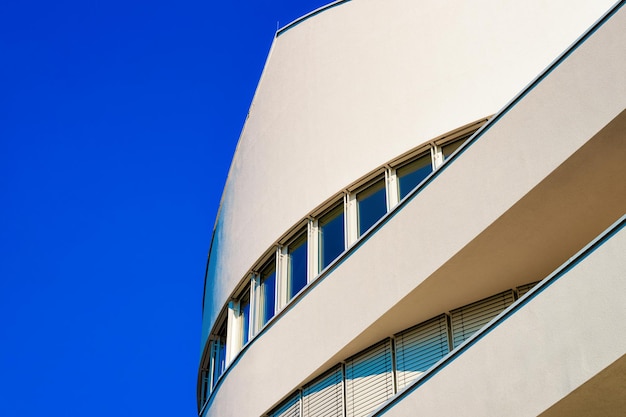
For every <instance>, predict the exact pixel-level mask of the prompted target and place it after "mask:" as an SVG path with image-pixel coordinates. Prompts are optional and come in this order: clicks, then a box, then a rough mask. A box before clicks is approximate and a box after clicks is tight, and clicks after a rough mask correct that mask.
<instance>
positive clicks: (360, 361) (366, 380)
mask: <svg viewBox="0 0 626 417" xmlns="http://www.w3.org/2000/svg"><path fill="white" fill-rule="evenodd" d="M391 350H392V346H391V340H390V339H387V340H384V341H383V342H381V343H378V344H377V345H375V346H372V347H370V348H368V349H366V350H365V351H364V352H362V353H359V354H358V355H356V356H353V357H352V358H349V359H347V360H346V385H345V386H346V416H347V417H357V416H366V415H369V414H370V413H371V412H372V411H374V410H375V409H376V408H377V407H378V406H379V405H381V404H382V403H384V402H385V401H387V400H388V399H389V398H391V397H392V396H393V395H394V394H395V390H394V384H393V356H392V355H393V354H392V351H391Z"/></svg>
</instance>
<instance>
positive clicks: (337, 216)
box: [318, 202, 345, 272]
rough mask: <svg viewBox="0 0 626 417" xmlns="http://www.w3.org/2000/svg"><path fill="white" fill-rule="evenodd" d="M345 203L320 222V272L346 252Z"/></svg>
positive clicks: (332, 210)
mask: <svg viewBox="0 0 626 417" xmlns="http://www.w3.org/2000/svg"><path fill="white" fill-rule="evenodd" d="M343 218H344V214H343V202H342V203H340V204H338V205H336V206H335V207H334V208H332V209H331V210H330V211H329V212H328V213H326V214H324V215H323V216H322V217H320V218H319V220H318V228H319V270H318V272H319V271H321V270H322V269H324V268H326V267H327V266H328V265H329V264H330V263H331V262H332V261H334V260H335V259H337V257H338V256H339V255H341V253H342V252H343V251H344V250H345V237H344V236H345V225H344V220H343Z"/></svg>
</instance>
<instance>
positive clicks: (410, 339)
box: [264, 282, 537, 417]
mask: <svg viewBox="0 0 626 417" xmlns="http://www.w3.org/2000/svg"><path fill="white" fill-rule="evenodd" d="M536 284H537V282H533V283H530V284H526V285H523V286H521V287H517V288H515V289H512V290H507V291H504V292H502V293H499V294H496V295H493V296H491V297H487V298H484V299H482V300H480V301H476V302H474V303H471V304H468V305H466V306H463V307H460V308H457V309H454V310H451V311H449V312H446V313H443V314H440V315H439V316H437V317H433V318H432V319H430V320H427V321H425V322H422V323H420V324H418V325H416V326H413V327H411V328H409V329H406V330H403V331H401V332H399V333H396V334H395V335H393V336H391V337H388V338H387V339H384V340H382V341H380V342H378V343H376V344H375V345H373V346H370V347H368V348H367V349H365V350H363V351H361V352H359V353H357V354H356V355H354V356H352V357H350V358H347V359H346V360H345V361H343V362H341V363H339V364H337V365H335V366H333V367H332V368H331V369H330V370H328V371H326V372H325V373H324V374H322V375H321V376H319V377H317V378H316V379H314V380H313V381H311V382H309V383H308V384H306V385H304V386H302V387H300V388H298V389H296V390H295V391H294V392H292V393H291V394H290V395H289V396H288V397H287V399H286V400H285V401H283V402H282V403H281V404H280V405H279V406H278V407H276V408H274V409H273V410H271V411H270V412H268V413H266V414H265V415H264V417H319V416H325V417H335V416H336V417H344V416H346V417H361V416H367V415H369V414H370V413H371V412H373V411H374V410H376V409H377V408H378V407H379V406H380V405H382V404H383V403H384V402H386V401H387V400H389V399H390V398H391V397H393V396H394V395H395V394H396V393H397V392H399V391H400V390H402V389H404V388H405V387H407V386H408V385H410V384H411V383H412V382H413V381H415V380H416V379H417V378H418V377H419V376H420V375H421V374H423V373H424V372H426V371H427V370H428V369H430V368H431V367H432V366H433V365H435V364H436V363H437V362H439V361H440V360H441V359H443V357H444V356H446V355H447V354H448V353H450V352H451V351H452V350H453V349H455V348H456V347H457V346H459V345H460V344H461V343H463V342H464V341H465V340H467V339H469V338H470V337H471V336H472V335H473V334H474V333H476V332H477V331H478V330H480V329H481V328H482V327H484V326H486V325H487V324H488V323H489V322H490V321H491V320H492V319H493V318H494V317H496V316H497V315H498V314H500V313H501V312H502V311H504V310H505V309H506V308H507V307H508V306H510V305H511V304H513V302H514V301H515V300H516V299H518V298H519V297H521V296H523V295H524V294H526V293H527V292H528V291H529V290H530V289H531V288H532V287H533V286H535V285H536Z"/></svg>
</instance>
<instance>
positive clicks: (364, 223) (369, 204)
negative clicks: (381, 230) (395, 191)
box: [356, 178, 387, 236]
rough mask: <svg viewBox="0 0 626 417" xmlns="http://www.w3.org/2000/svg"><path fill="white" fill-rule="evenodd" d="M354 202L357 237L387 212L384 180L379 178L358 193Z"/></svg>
mask: <svg viewBox="0 0 626 417" xmlns="http://www.w3.org/2000/svg"><path fill="white" fill-rule="evenodd" d="M356 200H357V204H358V210H359V214H358V219H359V236H361V235H362V234H363V233H365V232H366V231H367V230H368V229H369V228H370V227H372V226H373V225H374V223H376V222H377V221H378V220H379V219H380V218H381V217H383V216H384V215H385V213H386V212H387V200H386V197H385V180H384V179H382V178H381V179H380V180H378V181H376V182H375V183H373V184H372V185H370V186H369V187H367V188H366V189H364V190H363V191H360V192H358V193H357V195H356Z"/></svg>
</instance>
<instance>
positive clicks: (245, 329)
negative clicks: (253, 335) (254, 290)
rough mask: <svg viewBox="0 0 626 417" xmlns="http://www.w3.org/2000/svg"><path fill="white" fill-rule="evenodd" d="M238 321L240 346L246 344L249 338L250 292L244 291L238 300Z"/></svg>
mask: <svg viewBox="0 0 626 417" xmlns="http://www.w3.org/2000/svg"><path fill="white" fill-rule="evenodd" d="M239 320H240V323H241V346H242V347H243V346H245V345H246V343H248V340H249V337H250V290H249V289H248V290H246V291H244V293H243V294H242V295H241V298H239Z"/></svg>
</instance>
